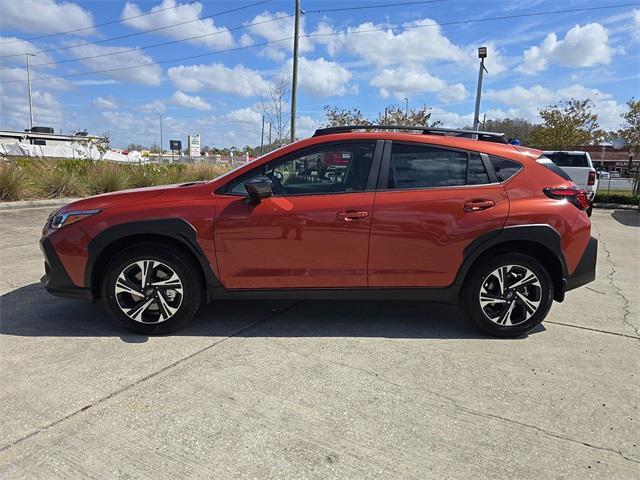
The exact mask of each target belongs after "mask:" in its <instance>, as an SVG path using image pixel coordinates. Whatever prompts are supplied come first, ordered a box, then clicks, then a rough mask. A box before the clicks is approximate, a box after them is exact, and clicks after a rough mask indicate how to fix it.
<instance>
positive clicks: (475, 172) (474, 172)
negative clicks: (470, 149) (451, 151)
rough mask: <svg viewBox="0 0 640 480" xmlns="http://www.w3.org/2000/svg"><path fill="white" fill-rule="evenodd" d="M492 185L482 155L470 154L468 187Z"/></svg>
mask: <svg viewBox="0 0 640 480" xmlns="http://www.w3.org/2000/svg"><path fill="white" fill-rule="evenodd" d="M488 183H491V181H490V180H489V175H487V170H486V169H485V168H484V163H482V159H481V158H480V155H478V154H477V153H471V154H469V167H468V168H467V185H486V184H488Z"/></svg>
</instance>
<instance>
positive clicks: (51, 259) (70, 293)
mask: <svg viewBox="0 0 640 480" xmlns="http://www.w3.org/2000/svg"><path fill="white" fill-rule="evenodd" d="M40 250H42V254H43V255H44V275H43V276H42V278H41V279H40V283H42V285H43V286H44V288H46V289H47V291H48V292H49V293H50V294H52V295H56V296H58V297H65V298H77V299H82V300H93V295H92V293H91V290H90V289H88V288H81V287H78V286H76V285H75V284H74V283H73V281H72V280H71V278H70V277H69V274H68V273H67V270H66V269H65V268H64V265H63V264H62V262H61V261H60V258H59V257H58V254H57V253H56V251H55V249H54V248H53V245H52V244H51V240H49V239H48V238H47V237H43V238H42V239H41V240H40Z"/></svg>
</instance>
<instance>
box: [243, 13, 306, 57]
mask: <svg viewBox="0 0 640 480" xmlns="http://www.w3.org/2000/svg"><path fill="white" fill-rule="evenodd" d="M277 19H281V20H277ZM293 22H294V19H293V17H291V16H289V14H288V13H286V12H276V13H271V12H266V11H265V12H263V13H261V14H259V15H256V16H255V17H254V18H253V19H252V20H250V21H248V22H245V25H249V24H256V23H257V24H258V25H251V26H249V27H247V30H248V32H249V33H248V34H245V35H243V37H244V40H243V42H244V43H245V44H248V42H249V41H250V40H249V39H250V38H251V36H255V37H259V38H261V39H262V41H267V42H276V41H278V40H282V39H289V40H284V41H282V42H278V43H275V44H272V45H268V46H266V47H265V48H264V49H263V52H264V53H265V55H267V56H268V57H269V58H271V59H273V60H278V61H282V60H284V59H285V58H286V57H287V53H288V52H292V51H293V39H292V38H291V37H292V32H293ZM304 27H305V20H304V17H302V18H301V19H300V39H299V43H298V50H299V52H300V53H306V52H310V51H311V50H313V44H312V42H311V40H310V39H309V38H308V37H304V36H303V35H305V29H304Z"/></svg>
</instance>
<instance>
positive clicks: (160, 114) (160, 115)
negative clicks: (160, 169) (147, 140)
mask: <svg viewBox="0 0 640 480" xmlns="http://www.w3.org/2000/svg"><path fill="white" fill-rule="evenodd" d="M158 116H159V117H160V148H159V150H160V151H159V152H158V153H159V155H160V159H162V141H163V139H162V113H160V112H158Z"/></svg>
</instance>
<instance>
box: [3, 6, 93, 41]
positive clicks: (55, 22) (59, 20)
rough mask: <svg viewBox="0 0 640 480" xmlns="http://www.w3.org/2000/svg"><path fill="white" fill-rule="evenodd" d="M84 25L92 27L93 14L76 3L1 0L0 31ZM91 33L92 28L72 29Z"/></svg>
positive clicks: (63, 29)
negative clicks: (3, 0) (2, 0)
mask: <svg viewBox="0 0 640 480" xmlns="http://www.w3.org/2000/svg"><path fill="white" fill-rule="evenodd" d="M86 27H93V16H92V15H91V13H90V12H89V11H87V10H85V9H83V8H82V7H80V6H79V5H78V4H76V3H72V2H60V3H58V2H56V1H55V0H8V1H5V2H2V15H0V30H9V29H11V30H16V29H17V30H21V31H23V32H27V33H38V34H49V33H59V32H66V31H68V30H75V29H79V28H86ZM93 33H95V31H94V29H93V28H88V29H87V30H81V31H79V32H74V34H75V35H89V34H93Z"/></svg>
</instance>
